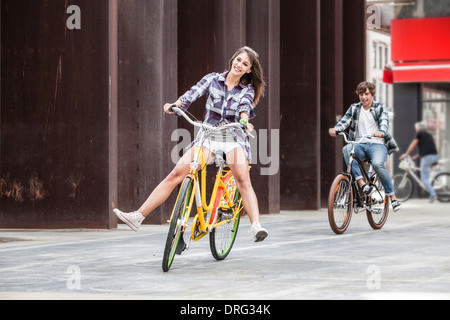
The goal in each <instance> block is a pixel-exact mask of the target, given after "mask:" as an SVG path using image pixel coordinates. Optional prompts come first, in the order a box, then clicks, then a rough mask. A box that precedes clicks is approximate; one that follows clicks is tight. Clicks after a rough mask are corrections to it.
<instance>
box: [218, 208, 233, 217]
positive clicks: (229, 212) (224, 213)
mask: <svg viewBox="0 0 450 320" xmlns="http://www.w3.org/2000/svg"><path fill="white" fill-rule="evenodd" d="M217 210H218V211H219V214H220V215H219V216H220V217H221V219H222V220H228V219H232V218H233V209H231V208H218V209H217Z"/></svg>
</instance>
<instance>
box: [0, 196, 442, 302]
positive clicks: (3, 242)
mask: <svg viewBox="0 0 450 320" xmlns="http://www.w3.org/2000/svg"><path fill="white" fill-rule="evenodd" d="M262 224H263V226H264V227H266V228H267V229H268V230H269V237H268V238H267V239H266V240H265V241H264V242H262V243H257V244H255V243H253V242H252V241H251V238H250V235H249V234H248V233H247V230H248V228H249V222H248V218H247V217H245V218H244V219H243V221H242V223H241V227H240V230H239V234H238V237H237V240H236V243H235V246H234V248H233V250H232V252H231V253H230V255H229V256H228V258H227V259H226V260H224V261H221V262H217V261H215V260H214V258H213V257H212V255H211V253H210V251H209V242H208V238H204V239H202V240H201V241H200V242H195V243H194V242H192V243H191V248H190V249H189V251H187V252H184V253H183V254H182V255H181V256H177V257H176V258H175V262H174V264H173V266H172V268H171V270H170V271H169V272H168V273H164V272H163V271H162V269H161V260H162V252H163V247H164V243H165V238H166V235H167V230H168V225H164V226H149V225H144V226H143V227H142V229H141V230H140V231H139V232H137V233H136V232H133V231H131V230H129V229H128V227H126V226H124V225H120V226H119V228H118V229H117V230H35V231H29V230H0V299H121V300H123V299H153V300H160V299H165V300H166V299H177V300H184V299H204V300H210V299H211V300H216V299H230V298H231V299H237V300H241V299H242V300H243V299H245V300H247V299H270V300H272V299H275V300H276V299H428V298H429V299H450V204H442V203H439V202H436V203H433V204H429V203H428V202H427V201H426V200H417V199H413V200H409V201H407V202H406V203H404V204H403V208H402V210H401V211H399V212H398V213H393V212H392V211H391V212H390V215H389V218H388V221H387V223H386V225H385V226H384V228H383V229H382V230H378V231H374V230H372V229H371V228H370V226H369V224H368V222H367V219H366V217H365V214H359V215H354V216H353V218H352V222H351V224H350V227H349V229H348V230H347V232H346V233H345V234H344V235H339V236H338V235H335V234H334V233H333V232H332V231H331V229H330V227H329V225H328V218H327V211H326V210H325V209H324V210H319V211H283V212H282V213H281V214H279V215H269V216H262Z"/></svg>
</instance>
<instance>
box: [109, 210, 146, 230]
mask: <svg viewBox="0 0 450 320" xmlns="http://www.w3.org/2000/svg"><path fill="white" fill-rule="evenodd" d="M113 211H114V213H115V214H116V216H117V217H118V218H119V219H120V220H122V221H123V222H125V223H126V224H127V225H128V226H129V227H130V228H131V229H132V230H133V231H137V230H138V229H139V227H140V226H141V223H142V222H143V221H144V219H145V217H144V216H143V215H142V214H141V213H140V212H139V211H133V212H129V213H126V212H122V211H120V210H119V209H114V210H113Z"/></svg>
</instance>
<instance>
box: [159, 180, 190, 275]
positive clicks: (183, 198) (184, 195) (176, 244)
mask: <svg viewBox="0 0 450 320" xmlns="http://www.w3.org/2000/svg"><path fill="white" fill-rule="evenodd" d="M192 186H193V182H192V180H191V179H190V178H186V179H185V180H184V181H183V184H182V185H181V190H180V192H179V194H178V198H177V201H176V203H175V208H174V211H173V215H172V221H171V223H170V227H169V232H168V234H167V240H166V246H165V248H164V254H163V261H162V269H163V271H164V272H167V271H169V269H170V267H171V266H172V263H173V260H174V258H175V254H181V252H182V251H183V250H184V239H183V234H184V229H185V224H186V219H187V218H189V214H190V212H188V211H189V210H188V207H189V200H190V199H191V193H192Z"/></svg>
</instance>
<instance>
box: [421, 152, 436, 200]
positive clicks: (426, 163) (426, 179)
mask: <svg viewBox="0 0 450 320" xmlns="http://www.w3.org/2000/svg"><path fill="white" fill-rule="evenodd" d="M438 160H439V156H438V155H437V154H429V155H427V156H424V157H422V158H420V179H421V180H422V182H423V184H424V185H425V187H426V188H427V191H428V193H429V194H430V198H432V197H435V196H436V192H434V189H433V187H432V186H431V181H430V171H431V166H432V165H433V164H435V163H436V162H438Z"/></svg>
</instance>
